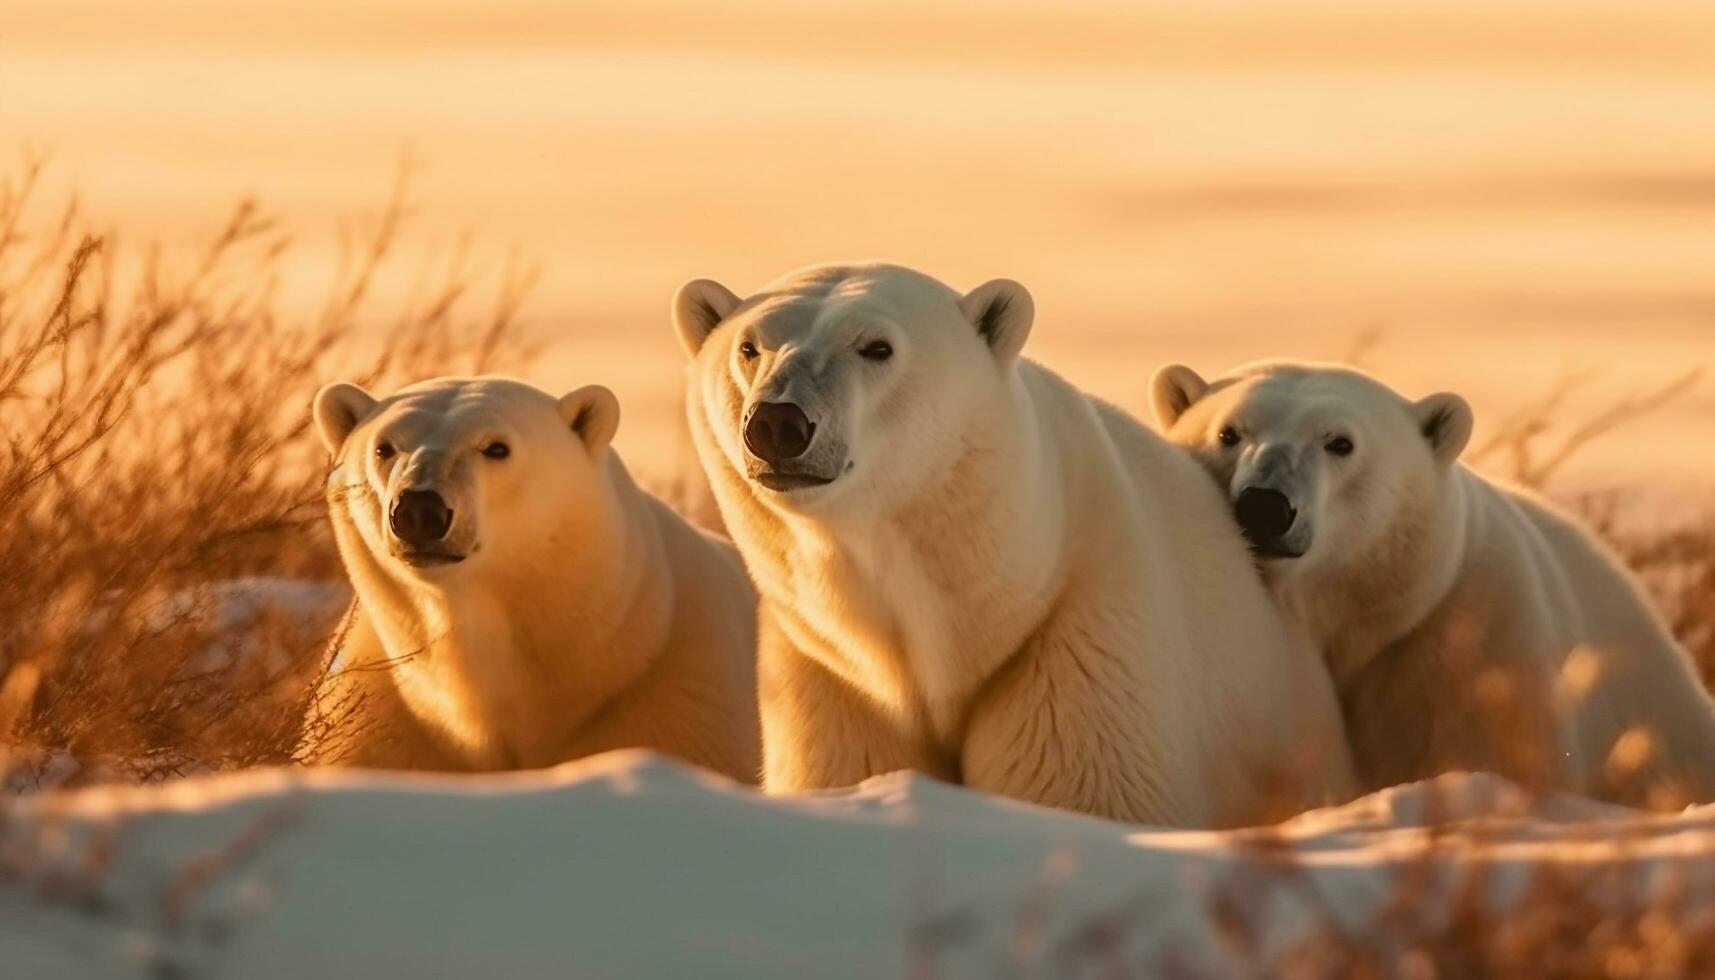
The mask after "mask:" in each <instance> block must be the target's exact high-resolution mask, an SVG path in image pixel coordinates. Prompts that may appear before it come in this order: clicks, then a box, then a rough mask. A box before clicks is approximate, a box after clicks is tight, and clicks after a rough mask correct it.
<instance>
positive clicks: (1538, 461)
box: [1470, 368, 1715, 690]
mask: <svg viewBox="0 0 1715 980" xmlns="http://www.w3.org/2000/svg"><path fill="white" fill-rule="evenodd" d="M1593 379H1594V374H1593V373H1592V372H1589V371H1584V372H1568V373H1566V374H1564V375H1563V376H1562V377H1561V378H1560V380H1559V381H1557V382H1556V383H1555V384H1554V385H1553V386H1552V387H1551V388H1550V389H1549V390H1548V391H1547V392H1546V393H1545V394H1544V395H1543V396H1542V397H1540V398H1538V399H1536V400H1534V401H1532V402H1530V403H1528V404H1526V405H1525V406H1523V407H1522V408H1521V409H1520V410H1518V411H1517V412H1515V413H1513V414H1512V415H1511V416H1508V417H1507V418H1505V419H1503V420H1502V421H1501V424H1500V425H1499V426H1498V427H1497V428H1496V429H1495V431H1494V432H1493V434H1492V435H1490V436H1489V438H1488V439H1486V440H1485V441H1484V442H1483V443H1482V444H1481V445H1479V446H1477V447H1475V448H1474V449H1473V450H1472V452H1471V454H1470V458H1471V460H1472V461H1473V462H1476V463H1478V464H1479V465H1483V466H1485V467H1486V468H1489V469H1492V470H1494V471H1496V472H1498V473H1499V474H1500V475H1502V476H1503V477H1506V478H1508V479H1511V480H1513V481H1514V482H1517V483H1519V484H1521V485H1523V486H1525V487H1528V488H1530V489H1532V490H1535V491H1538V492H1540V493H1545V494H1549V495H1551V496H1561V497H1562V498H1563V499H1562V503H1563V504H1564V505H1565V506H1567V507H1569V508H1570V509H1571V510H1572V511H1573V512H1574V513H1576V514H1578V515H1579V516H1580V517H1582V518H1583V519H1584V520H1585V521H1586V522H1587V523H1588V524H1589V525H1590V526H1591V527H1592V528H1594V529H1595V531H1596V532H1597V533H1598V534H1599V535H1600V536H1601V537H1602V538H1604V539H1605V540H1606V541H1607V542H1608V543H1609V545H1610V546H1612V547H1613V548H1614V549H1615V550H1616V551H1617V552H1618V553H1619V555H1620V557H1621V558H1622V559H1623V560H1624V561H1625V563H1626V564H1627V565H1628V566H1629V567H1630V568H1631V569H1632V571H1633V572H1635V573H1636V574H1637V576H1638V578H1639V580H1640V581H1641V582H1642V583H1643V585H1644V587H1645V589H1646V590H1647V591H1648V592H1649V594H1650V596H1651V598H1652V599H1653V600H1654V601H1655V603H1656V606H1657V608H1658V609H1659V610H1660V611H1661V613H1662V615H1663V616H1665V617H1666V618H1667V621H1668V624H1669V625H1670V626H1671V627H1672V629H1673V633H1674V636H1676V637H1678V639H1679V642H1680V643H1681V644H1682V645H1683V646H1684V647H1685V649H1686V650H1687V651H1688V652H1689V653H1690V654H1691V658H1692V660H1693V661H1694V662H1695V663H1696V664H1697V669H1698V672H1699V674H1700V675H1701V676H1702V678H1703V683H1704V685H1705V686H1706V687H1709V688H1711V689H1712V690H1715V501H1712V502H1709V503H1707V504H1705V505H1703V506H1702V507H1701V508H1700V510H1699V511H1698V512H1697V513H1696V514H1695V515H1694V516H1692V517H1690V518H1688V519H1687V518H1673V519H1667V520H1664V519H1660V518H1656V517H1654V516H1653V515H1649V514H1643V513H1640V512H1639V510H1640V508H1639V507H1638V506H1637V505H1636V504H1635V503H1632V502H1630V501H1628V499H1627V498H1626V496H1625V495H1623V494H1620V493H1615V492H1603V493H1596V494H1583V495H1576V496H1570V497H1566V496H1565V495H1561V494H1555V493H1554V492H1553V491H1554V487H1553V479H1554V477H1555V475H1556V474H1557V473H1558V472H1559V471H1560V470H1561V468H1562V467H1563V466H1565V465H1566V463H1568V462H1569V461H1571V460H1572V459H1574V458H1575V457H1576V456H1577V455H1578V454H1579V453H1580V452H1583V451H1584V450H1586V449H1588V448H1589V447H1590V446H1591V445H1592V444H1593V443H1595V442H1596V441H1598V440H1600V439H1601V438H1603V437H1604V436H1607V435H1608V434H1610V433H1612V432H1614V431H1615V430H1617V429H1619V428H1621V427H1622V426H1625V425H1629V424H1632V423H1635V422H1637V421H1639V420H1641V419H1643V418H1644V417H1646V416H1647V415H1649V414H1650V413H1651V412H1653V411H1655V410H1656V409H1658V408H1661V407H1662V406H1664V405H1667V404H1669V403H1670V402H1672V401H1674V400H1675V399H1677V398H1679V397H1681V396H1683V395H1684V394H1685V393H1686V392H1688V391H1690V390H1691V389H1692V388H1693V387H1695V386H1696V385H1698V384H1699V383H1701V382H1702V381H1703V370H1702V369H1701V368H1694V369H1692V370H1689V371H1687V372H1686V373H1684V374H1682V375H1680V376H1679V377H1677V378H1673V379H1670V380H1669V381H1667V382H1664V383H1663V384H1661V385H1659V386H1657V387H1655V388H1651V389H1646V390H1643V391H1640V392H1637V393H1634V394H1631V395H1627V396H1624V397H1622V398H1620V399H1618V400H1617V401H1615V402H1613V403H1611V404H1609V405H1606V406H1602V407H1601V408H1599V409H1598V410H1596V411H1595V412H1594V413H1591V414H1589V415H1587V416H1584V417H1583V418H1582V420H1580V421H1575V422H1574V423H1573V424H1572V425H1571V426H1570V427H1566V428H1564V429H1562V427H1559V426H1557V424H1556V423H1557V420H1561V419H1564V418H1566V417H1567V416H1568V415H1569V414H1575V413H1574V411H1573V409H1571V408H1570V407H1569V402H1570V400H1571V399H1573V398H1575V396H1576V395H1577V394H1578V393H1579V391H1580V390H1581V389H1583V388H1584V387H1585V386H1586V385H1587V384H1588V383H1589V382H1590V381H1591V380H1593ZM1711 462H1712V463H1715V456H1712V457H1711Z"/></svg>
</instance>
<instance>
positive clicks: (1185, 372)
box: [1149, 364, 1209, 431]
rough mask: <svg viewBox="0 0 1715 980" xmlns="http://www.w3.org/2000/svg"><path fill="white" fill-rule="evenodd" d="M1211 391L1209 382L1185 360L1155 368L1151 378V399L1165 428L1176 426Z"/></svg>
mask: <svg viewBox="0 0 1715 980" xmlns="http://www.w3.org/2000/svg"><path fill="white" fill-rule="evenodd" d="M1208 393H1209V382H1207V381H1204V380H1203V376H1202V375H1201V374H1198V373H1197V372H1196V371H1193V370H1191V369H1190V368H1188V367H1186V366H1185V365H1183V364H1169V365H1167V366H1166V367H1164V368H1162V369H1161V370H1159V371H1157V372H1155V377H1154V378H1151V379H1150V382H1149V401H1150V405H1151V406H1153V407H1154V409H1155V422H1156V424H1157V425H1159V426H1161V428H1162V430H1163V431H1166V430H1167V429H1171V428H1173V423H1175V422H1177V421H1179V416H1181V415H1184V414H1185V412H1186V411H1187V410H1188V409H1190V407H1191V406H1192V405H1195V404H1197V403H1198V402H1199V401H1202V399H1203V396H1204V395H1206V394H1208Z"/></svg>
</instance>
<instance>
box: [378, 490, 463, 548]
mask: <svg viewBox="0 0 1715 980" xmlns="http://www.w3.org/2000/svg"><path fill="white" fill-rule="evenodd" d="M389 521H390V523H391V524H392V525H393V533H394V534H395V535H398V537H399V540H401V541H403V542H405V543H406V544H409V545H415V546H417V547H423V546H425V545H431V544H434V543H435V542H436V541H439V540H441V539H442V538H444V537H446V536H447V532H448V531H449V530H451V529H452V526H453V511H452V508H451V507H448V506H447V502H446V501H445V500H442V499H441V495H440V494H438V493H436V492H434V491H433V490H407V491H405V492H404V493H402V494H400V495H399V499H398V500H397V501H395V502H394V504H393V513H392V515H391V516H390V518H389Z"/></svg>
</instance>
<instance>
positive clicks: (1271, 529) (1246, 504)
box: [1233, 487, 1298, 544]
mask: <svg viewBox="0 0 1715 980" xmlns="http://www.w3.org/2000/svg"><path fill="white" fill-rule="evenodd" d="M1233 516H1235V517H1237V518H1238V519H1239V527H1241V528H1244V531H1245V536H1246V537H1248V538H1250V539H1251V540H1252V541H1253V542H1256V543H1259V544H1263V543H1267V542H1271V541H1278V540H1279V539H1280V538H1281V537H1283V536H1284V535H1285V534H1286V532H1288V531H1290V530H1292V522H1293V521H1295V520H1297V519H1298V511H1297V509H1296V508H1294V507H1293V506H1292V501H1290V500H1288V499H1286V494H1284V493H1281V492H1280V491H1279V490H1270V489H1268V488H1267V487H1246V488H1245V489H1244V490H1242V491H1240V492H1239V499H1238V500H1236V501H1234V503H1233Z"/></svg>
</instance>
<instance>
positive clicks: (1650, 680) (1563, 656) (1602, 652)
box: [1460, 468, 1715, 804]
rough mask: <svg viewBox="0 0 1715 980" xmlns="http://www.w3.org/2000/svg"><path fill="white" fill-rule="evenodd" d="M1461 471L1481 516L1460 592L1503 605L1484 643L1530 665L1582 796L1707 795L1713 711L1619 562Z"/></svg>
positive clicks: (1578, 533) (1713, 794)
mask: <svg viewBox="0 0 1715 980" xmlns="http://www.w3.org/2000/svg"><path fill="white" fill-rule="evenodd" d="M1461 469H1462V472H1461V474H1460V475H1461V477H1462V482H1463V484H1464V489H1465V493H1466V494H1467V495H1468V497H1469V499H1470V501H1471V508H1472V510H1473V512H1474V513H1476V514H1480V515H1481V518H1480V519H1479V520H1476V521H1473V522H1472V529H1471V532H1470V538H1469V540H1468V544H1467V547H1468V548H1469V549H1470V554H1469V556H1468V558H1467V560H1466V562H1465V568H1464V573H1463V575H1462V576H1461V585H1462V586H1463V588H1464V590H1465V592H1466V594H1467V595H1469V594H1472V593H1475V592H1478V591H1483V592H1492V593H1494V594H1498V595H1501V596H1505V597H1508V603H1507V606H1506V610H1507V613H1508V615H1507V617H1506V618H1505V619H1504V620H1502V622H1504V623H1505V627H1506V628H1498V627H1497V628H1496V629H1495V630H1494V637H1493V639H1492V640H1491V641H1490V642H1501V643H1507V644H1516V645H1518V646H1519V647H1520V648H1521V649H1526V650H1529V651H1530V653H1531V655H1532V656H1533V657H1535V658H1538V659H1539V660H1540V663H1541V669H1542V671H1543V672H1544V673H1545V674H1546V675H1547V676H1548V677H1549V678H1550V679H1551V681H1552V682H1553V683H1554V685H1555V690H1556V693H1557V695H1558V696H1559V697H1560V699H1561V704H1562V706H1563V709H1564V711H1565V717H1564V722H1563V725H1564V727H1565V728H1567V729H1569V732H1568V735H1567V742H1566V746H1565V749H1564V751H1565V753H1566V755H1567V757H1568V758H1569V759H1571V760H1573V762H1574V765H1575V772H1576V778H1577V780H1578V782H1579V783H1580V784H1582V788H1584V789H1586V790H1587V791H1589V792H1593V793H1597V794H1599V795H1603V796H1607V797H1610V798H1616V799H1619V800H1621V801H1624V802H1630V803H1636V804H1647V803H1648V802H1649V801H1648V800H1647V799H1643V798H1641V797H1640V796H1639V795H1638V794H1639V793H1645V792H1648V790H1649V789H1650V788H1651V787H1654V786H1657V785H1658V784H1661V783H1663V782H1664V781H1665V782H1667V783H1670V784H1672V785H1673V786H1674V787H1676V790H1677V791H1678V792H1681V793H1684V794H1685V795H1686V798H1687V799H1693V800H1698V801H1707V800H1710V799H1715V703H1712V702H1711V700H1710V698H1709V695H1708V694H1707V693H1706V692H1705V690H1704V688H1703V686H1702V684H1701V682H1700V681H1699V679H1698V677H1697V675H1696V671H1695V670H1694V668H1693V666H1692V664H1691V660H1690V658H1689V657H1688V656H1687V655H1686V653H1685V652H1684V651H1683V650H1682V649H1681V648H1680V647H1679V646H1678V644H1677V643H1676V642H1675V641H1674V639H1673V637H1672V635H1671V634H1670V632H1669V631H1668V629H1667V626H1666V624H1665V623H1663V622H1662V620H1661V618H1660V617H1659V616H1658V615H1656V614H1655V612H1654V611H1653V610H1652V609H1651V607H1650V604H1649V601H1648V599H1647V598H1646V597H1645V596H1644V594H1643V593H1642V591H1641V590H1640V588H1639V587H1638V584H1637V582H1636V581H1635V580H1634V579H1633V578H1632V576H1631V575H1630V574H1629V573H1628V572H1627V571H1626V570H1625V568H1624V565H1623V563H1622V562H1621V561H1620V559H1619V558H1618V556H1616V555H1614V554H1613V553H1612V551H1610V550H1609V549H1608V548H1607V547H1606V546H1604V545H1603V544H1602V543H1601V542H1599V541H1598V540H1597V539H1596V538H1595V537H1594V536H1593V535H1592V534H1590V533H1589V532H1588V531H1586V530H1585V529H1584V528H1582V527H1581V526H1579V525H1578V524H1577V523H1576V522H1575V521H1574V520H1572V519H1571V518H1569V517H1567V516H1566V515H1564V514H1562V513H1561V512H1559V511H1558V510H1557V509H1555V508H1554V507H1553V506H1552V505H1550V504H1548V503H1546V502H1544V501H1542V500H1540V499H1538V498H1537V497H1535V496H1534V495H1532V494H1530V493H1528V492H1525V491H1522V490H1516V489H1512V488H1508V487H1504V486H1502V485H1499V484H1496V483H1492V482H1490V481H1488V480H1486V479H1484V478H1483V477H1481V476H1479V475H1477V474H1476V473H1474V472H1471V471H1470V470H1466V469H1463V468H1461ZM1634 733H1635V734H1634ZM1628 736H1630V739H1631V741H1629V742H1628V741H1627V739H1628ZM1640 737H1642V738H1645V739H1647V743H1646V742H1640V741H1638V739H1639V738H1640ZM1634 753H1635V756H1634Z"/></svg>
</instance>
